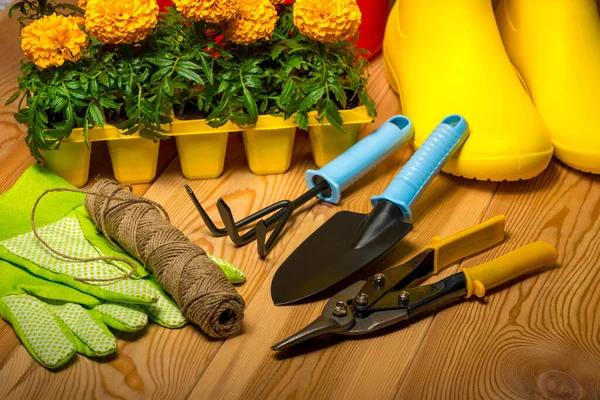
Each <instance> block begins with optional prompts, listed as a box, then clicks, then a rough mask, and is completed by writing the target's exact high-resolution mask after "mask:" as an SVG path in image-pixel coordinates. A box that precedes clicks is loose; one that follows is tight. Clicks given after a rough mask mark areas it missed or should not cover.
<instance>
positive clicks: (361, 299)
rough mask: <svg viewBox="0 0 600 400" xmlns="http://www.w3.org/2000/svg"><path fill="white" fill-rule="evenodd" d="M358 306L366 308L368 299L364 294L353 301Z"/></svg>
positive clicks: (360, 294)
mask: <svg viewBox="0 0 600 400" xmlns="http://www.w3.org/2000/svg"><path fill="white" fill-rule="evenodd" d="M354 300H355V301H356V304H358V305H359V306H366V305H367V303H369V298H368V297H367V294H366V293H359V294H358V295H357V296H356V298H355V299H354Z"/></svg>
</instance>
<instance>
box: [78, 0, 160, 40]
mask: <svg viewBox="0 0 600 400" xmlns="http://www.w3.org/2000/svg"><path fill="white" fill-rule="evenodd" d="M157 17H158V4H157V3H156V0H127V1H120V0H87V8H86V10H85V28H86V29H87V31H88V32H89V33H90V34H91V35H92V36H94V37H95V38H96V39H98V40H100V41H102V42H104V43H110V44H121V43H137V42H139V41H141V40H144V39H145V38H146V37H147V36H148V34H150V32H151V31H152V29H154V27H155V26H156V21H157Z"/></svg>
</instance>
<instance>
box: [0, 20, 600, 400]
mask: <svg viewBox="0 0 600 400" xmlns="http://www.w3.org/2000/svg"><path fill="white" fill-rule="evenodd" d="M17 31H18V27H17V25H16V23H15V22H14V21H9V20H8V19H7V18H6V16H5V15H4V14H2V15H1V16H0V54H2V57H3V60H5V61H3V62H2V63H0V103H1V104H4V101H5V99H6V98H8V96H9V95H10V94H11V93H12V91H13V90H14V88H15V79H16V76H17V74H18V66H19V59H20V57H21V55H20V50H19V48H18V41H17V39H16V37H17V36H16V35H17ZM371 73H372V77H371V80H370V87H369V90H370V92H371V94H372V95H373V97H374V98H375V100H376V101H377V104H378V117H377V120H376V121H375V123H374V124H372V125H369V126H367V127H366V128H365V130H364V133H366V132H369V131H371V130H372V129H373V128H374V127H375V126H378V125H379V124H381V122H383V121H384V120H386V119H387V118H389V117H391V116H392V115H395V114H396V113H398V112H399V110H400V104H399V102H398V98H397V96H396V94H394V93H393V92H392V91H391V90H390V89H389V87H388V85H387V82H386V80H385V76H384V73H383V65H382V62H381V59H376V60H375V61H374V63H373V66H372V70H371ZM14 111H15V108H14V107H13V106H10V107H3V106H2V107H0V127H1V128H2V129H0V192H3V191H5V190H6V189H7V188H8V187H10V186H11V185H12V183H14V181H15V180H16V179H17V178H18V176H19V175H20V174H21V173H22V171H23V170H24V169H25V168H26V167H27V166H29V165H31V163H33V162H34V161H33V159H32V158H31V157H30V156H29V152H28V150H27V148H26V146H25V145H24V142H23V140H22V139H23V137H24V134H25V132H24V129H23V127H21V126H19V125H17V124H16V123H15V122H14V120H13V118H12V113H13V112H14ZM411 154H412V151H411V150H410V149H409V148H408V147H404V148H402V149H401V150H400V151H399V152H398V153H397V154H395V155H394V156H393V157H392V158H390V159H389V160H387V161H386V162H384V163H383V164H382V165H380V166H379V167H377V168H376V169H375V170H374V171H372V172H371V173H369V174H368V176H366V177H365V178H364V179H363V180H361V181H360V183H359V184H357V185H355V186H354V187H353V188H351V189H349V190H348V191H347V192H346V193H345V197H344V198H343V201H342V202H341V204H340V205H338V206H333V205H331V204H326V203H321V202H317V201H313V202H310V203H309V204H308V205H306V206H305V207H303V208H302V209H300V210H299V211H298V212H297V213H296V214H295V217H294V218H293V219H292V220H291V221H290V223H289V226H288V227H287V229H286V232H285V234H284V235H283V237H282V239H281V240H280V242H279V243H278V244H277V246H276V247H275V249H274V250H273V252H272V253H271V254H270V255H269V256H268V257H267V258H266V259H265V260H260V259H259V258H258V256H257V253H256V248H255V244H254V243H252V244H249V245H248V246H245V247H241V248H237V247H235V246H234V245H233V244H232V243H231V242H230V241H229V240H228V239H227V238H214V237H212V236H210V234H209V232H208V230H207V229H206V227H205V226H204V224H203V222H202V220H201V219H200V218H199V216H198V214H197V212H196V211H195V209H194V207H193V205H192V204H191V202H190V201H189V199H188V198H187V196H186V193H185V191H184V189H183V184H184V183H188V184H190V185H191V186H192V188H193V189H194V191H195V192H196V193H197V195H198V196H199V199H200V201H201V202H202V203H203V204H205V205H206V206H207V207H208V212H209V214H210V215H211V216H212V217H214V219H215V220H217V221H219V222H220V220H219V218H218V213H217V211H216V208H215V207H214V205H215V203H216V201H217V199H218V198H219V197H223V198H224V199H225V201H227V203H228V204H229V205H230V206H231V209H232V211H233V213H234V216H236V217H238V218H240V217H242V216H245V215H247V214H248V213H251V212H253V211H256V210H258V209H260V208H262V207H264V206H266V205H269V204H271V203H273V202H275V201H278V200H281V199H291V198H294V197H295V196H297V195H299V194H300V193H302V192H303V191H304V190H305V186H304V180H303V176H304V172H305V170H306V169H307V168H314V167H315V166H314V163H313V161H312V158H311V154H310V145H309V142H308V138H307V136H306V134H304V133H299V134H298V135H297V137H296V143H295V147H294V154H293V160H292V167H291V169H290V170H289V171H288V172H287V173H285V174H281V175H267V176H257V175H253V174H251V173H250V171H249V169H248V166H247V162H246V160H245V155H244V152H243V143H242V138H241V136H240V135H239V134H232V135H231V136H230V140H229V144H228V151H227V159H226V167H225V171H224V173H223V175H222V176H221V177H219V178H218V179H211V180H198V181H188V180H186V179H185V178H184V177H183V176H182V175H181V172H180V169H179V162H178V160H177V159H176V158H174V157H175V149H174V146H173V144H172V143H168V142H167V143H164V145H163V147H162V148H161V162H160V164H161V165H160V166H159V171H160V176H159V177H158V178H157V179H156V180H155V182H153V183H152V184H148V185H139V186H137V187H136V192H137V193H138V194H145V196H146V197H148V198H150V199H153V200H155V201H158V202H160V203H161V204H163V205H164V206H165V207H166V209H167V211H168V212H169V214H170V216H171V219H172V222H173V223H174V224H175V225H176V226H178V227H179V228H180V229H181V230H182V231H184V232H185V233H186V234H187V235H188V236H189V237H190V238H191V239H192V240H193V241H194V242H195V243H197V244H198V245H200V246H202V247H203V248H204V249H205V250H207V251H208V252H211V253H213V254H216V255H218V256H221V257H223V258H225V259H227V260H229V261H231V262H234V263H235V264H236V265H238V266H239V267H240V268H242V269H243V270H244V271H245V272H246V275H247V282H246V283H245V284H243V285H241V286H239V287H238V289H239V291H240V293H241V294H242V295H243V297H244V299H245V300H246V302H247V306H248V307H247V311H246V316H245V320H244V330H243V333H242V334H240V335H239V336H237V337H235V338H232V339H229V340H227V341H224V342H223V341H215V340H210V339H208V338H207V337H205V336H203V335H202V334H201V333H200V331H198V330H197V329H195V328H194V327H193V326H187V327H185V328H182V329H178V330H168V329H164V328H161V327H158V326H156V325H151V326H148V327H147V328H146V329H145V330H143V331H142V332H138V333H135V334H120V333H119V334H118V335H119V351H118V353H117V354H116V355H113V356H109V357H103V358H100V359H91V358H86V357H84V356H77V357H75V359H74V361H73V362H71V363H70V364H69V365H68V367H66V368H63V369H61V370H59V371H56V372H51V371H48V370H46V369H44V368H42V367H40V366H39V365H38V364H37V363H36V362H35V361H34V360H33V359H32V358H31V357H30V356H29V354H28V353H27V351H26V350H25V349H24V347H23V346H21V345H20V342H19V340H18V339H17V337H16V336H15V335H14V333H13V331H12V328H11V327H10V325H8V324H6V323H5V322H3V321H2V322H0V399H24V398H27V399H36V400H38V399H46V398H48V399H70V398H120V399H134V398H154V399H183V398H194V399H196V398H203V399H204V398H205V399H280V398H285V399H354V398H356V399H384V398H399V399H420V398H429V399H467V398H475V399H490V398H493V399H496V398H498V399H504V398H514V399H534V398H535V399H600V317H599V315H600V262H599V261H598V259H599V258H600V218H599V216H600V177H599V176H594V175H589V174H583V173H580V172H578V171H575V170H572V169H569V168H567V167H565V166H564V165H562V164H561V163H559V162H557V161H553V162H552V163H551V165H550V167H549V168H548V169H547V170H546V171H545V172H544V173H542V174H541V175H540V176H539V177H537V178H536V179H533V180H530V181H526V182H515V183H494V182H478V181H473V180H466V179H462V178H457V177H453V176H450V175H445V174H442V175H440V176H439V177H437V178H436V179H435V180H434V182H433V183H432V184H431V186H430V187H429V189H428V190H427V191H426V192H425V193H424V195H423V197H421V199H420V200H419V202H418V204H417V205H416V207H415V208H414V215H415V216H416V219H415V221H414V224H415V229H414V230H413V231H412V232H411V233H410V234H409V235H407V237H406V238H405V240H403V242H402V243H401V245H400V246H398V248H397V249H396V250H395V251H394V252H393V253H392V254H390V255H389V256H388V257H386V259H385V260H383V261H382V263H381V269H385V268H387V267H391V266H393V265H395V264H397V263H398V262H400V261H402V260H404V259H407V258H408V257H409V256H411V255H413V254H415V253H416V252H417V251H418V250H419V248H420V247H422V246H423V245H425V244H426V243H427V242H428V241H429V240H431V238H432V237H433V236H436V235H440V236H445V235H449V234H452V233H455V232H457V231H459V230H461V229H464V228H467V227H470V226H472V225H474V224H477V223H479V222H481V221H483V220H485V219H488V218H490V217H492V216H495V215H498V214H504V215H506V217H507V240H506V241H505V243H504V244H502V245H500V246H497V247H495V248H494V249H492V250H490V251H488V252H485V253H482V254H480V255H478V256H476V257H473V258H470V259H467V260H465V261H464V262H463V263H462V265H461V266H467V267H468V266H474V265H477V264H479V263H482V262H485V261H487V260H490V259H493V258H495V257H498V256H499V255H501V254H504V253H506V252H508V251H510V250H512V249H515V248H517V247H520V246H522V245H524V244H527V243H529V242H532V241H535V240H538V239H541V240H546V241H548V242H550V243H552V244H554V245H555V246H557V248H558V250H559V262H558V265H557V266H556V267H555V268H551V269H548V270H547V271H545V272H543V273H541V274H539V275H535V276H533V277H530V278H527V279H524V280H522V281H519V282H516V283H514V284H513V285H511V286H505V287H503V288H500V289H498V290H495V291H493V292H492V293H490V294H489V295H488V296H486V298H485V299H483V300H473V301H465V302H462V303H460V304H457V305H454V306H452V307H447V308H444V309H441V310H439V311H438V312H437V313H435V314H433V315H429V316H425V317H423V318H421V319H419V320H417V321H415V322H413V323H411V324H403V325H400V326H397V327H394V329H388V330H385V331H384V332H383V334H378V335H373V336H370V337H365V338H360V339H351V340H342V339H339V338H331V337H325V338H321V339H320V340H315V341H314V342H311V343H307V344H306V345H303V346H300V347H299V348H298V349H296V350H293V351H292V352H287V353H282V354H275V353H273V352H272V351H271V350H270V347H271V346H272V345H273V344H274V343H276V342H277V341H279V340H281V339H283V338H285V337H287V336H288V335H290V334H292V333H294V332H295V331H297V330H299V329H300V328H302V327H303V326H304V325H306V324H308V323H309V322H310V321H312V319H314V318H315V317H316V316H318V315H319V313H320V311H321V308H322V305H323V301H320V302H313V303H308V304H304V305H300V306H287V307H275V306H274V305H273V303H272V301H271V296H270V285H271V280H272V277H273V274H274V272H275V271H276V269H277V267H278V266H279V265H280V264H281V263H282V261H283V260H284V259H285V258H286V257H287V256H288V255H289V254H290V253H291V252H292V251H293V249H294V248H295V247H296V246H298V245H299V244H300V243H301V242H302V241H303V240H304V239H305V238H306V237H307V236H308V235H310V233H311V232H313V231H314V230H315V229H317V228H318V227H319V226H321V225H322V224H323V223H324V222H325V221H326V220H327V219H328V218H329V217H331V216H332V215H333V214H334V213H335V212H337V211H339V210H353V211H358V212H368V211H369V210H370V205H369V201H368V199H369V197H370V196H371V195H373V194H374V193H378V192H381V191H382V190H383V189H384V188H385V187H386V185H387V184H388V183H389V182H390V181H391V179H392V178H393V176H394V175H395V173H396V171H397V170H398V169H399V168H400V167H401V166H402V165H403V164H404V163H405V162H406V160H407V158H408V157H409V156H410V155H411ZM91 175H92V176H97V175H100V176H110V175H111V171H110V163H109V162H108V156H107V153H106V149H105V147H104V146H102V145H101V144H100V145H98V146H97V148H94V155H93V162H92V174H91ZM458 268H459V265H458V264H457V265H454V266H452V267H450V268H448V269H446V270H445V271H444V272H442V273H441V274H440V275H439V276H438V277H435V278H432V279H430V280H428V281H430V282H432V281H435V280H437V279H439V278H440V277H443V276H447V275H448V274H451V273H453V272H456V271H457V269H458Z"/></svg>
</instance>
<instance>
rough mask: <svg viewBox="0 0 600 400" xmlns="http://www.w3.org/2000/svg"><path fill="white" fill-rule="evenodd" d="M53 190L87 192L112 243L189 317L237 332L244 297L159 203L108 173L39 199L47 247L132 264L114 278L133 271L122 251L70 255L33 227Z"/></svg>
mask: <svg viewBox="0 0 600 400" xmlns="http://www.w3.org/2000/svg"><path fill="white" fill-rule="evenodd" d="M51 192H76V193H85V194H86V198H85V208H86V210H87V212H88V214H89V215H90V216H91V217H92V219H93V220H94V223H95V224H96V227H97V228H98V229H99V230H100V231H101V232H102V233H103V234H104V235H105V236H106V238H107V239H108V240H109V241H110V242H111V243H113V244H115V242H116V243H118V245H119V246H120V247H122V248H123V249H124V250H126V251H127V252H128V253H130V254H131V255H133V256H134V257H136V258H137V259H138V260H140V261H141V262H142V263H143V264H144V266H146V267H147V268H148V269H149V270H150V271H152V272H153V273H154V275H155V276H156V278H157V279H158V281H159V282H160V284H161V285H162V286H163V287H164V288H165V290H166V291H167V292H168V293H169V294H171V296H173V299H174V300H175V302H176V303H177V304H178V305H179V307H180V308H181V310H182V311H183V313H184V314H185V316H186V317H187V319H188V320H190V321H191V322H193V323H194V324H196V325H198V327H200V329H202V331H204V333H206V334H207V335H209V336H211V337H214V338H220V339H221V338H228V337H230V336H233V335H235V334H236V333H238V332H239V330H240V328H241V321H242V318H243V317H244V308H245V304H244V299H243V298H242V297H241V296H240V295H239V294H238V293H237V291H236V290H235V288H234V287H233V285H232V284H231V282H229V280H228V279H227V276H226V275H225V273H224V272H223V271H222V270H221V269H220V268H219V267H218V266H217V265H216V264H215V263H214V262H213V261H212V260H211V259H209V258H208V257H207V255H206V252H205V251H204V250H202V248H200V247H199V246H197V245H195V244H194V243H192V242H191V241H190V240H189V239H188V238H187V237H186V236H185V235H184V234H183V233H182V232H181V231H180V230H179V229H177V228H175V227H174V226H173V225H171V223H170V222H169V221H168V215H167V214H166V211H165V210H164V208H162V206H160V204H158V203H155V202H153V201H151V200H147V199H143V198H140V197H138V196H136V195H135V194H133V193H131V192H130V191H128V190H127V186H124V185H120V184H118V183H117V182H114V181H110V180H106V179H104V180H99V181H98V182H97V183H96V184H94V186H93V187H92V189H91V190H90V191H89V192H84V191H82V190H78V189H66V188H64V189H51V190H48V191H46V192H45V193H44V194H42V195H41V196H40V197H39V198H38V200H37V201H36V202H35V205H34V207H33V210H32V215H31V226H32V229H33V232H34V234H35V236H36V237H37V238H38V239H39V240H40V242H41V243H42V244H43V245H44V246H45V247H47V248H48V249H49V250H51V251H53V252H54V253H56V254H58V255H60V256H62V257H64V258H67V259H71V260H78V261H84V262H85V261H92V260H106V261H109V260H119V261H124V262H127V263H129V264H130V265H132V271H131V272H130V273H128V274H125V275H123V276H122V277H119V278H116V279H126V278H128V277H130V276H131V275H132V274H133V272H134V270H135V265H133V263H131V262H130V261H129V260H127V259H125V258H121V257H95V258H90V259H79V258H76V257H72V256H69V255H68V254H63V253H61V252H59V251H57V250H54V249H52V248H51V247H50V246H49V245H48V244H47V243H46V242H45V241H44V240H43V239H42V238H41V237H40V236H39V234H38V232H37V229H36V227H35V210H36V208H37V206H38V204H39V202H40V201H41V199H42V197H44V196H45V195H46V194H49V193H51ZM161 212H162V213H161ZM163 214H164V217H163ZM165 218H166V219H165ZM76 279H78V280H83V279H79V278H76ZM86 280H90V279H86ZM96 280H103V281H105V280H107V279H96ZM111 280H113V279H111Z"/></svg>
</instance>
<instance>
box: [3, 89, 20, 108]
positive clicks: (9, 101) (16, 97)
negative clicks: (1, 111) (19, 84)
mask: <svg viewBox="0 0 600 400" xmlns="http://www.w3.org/2000/svg"><path fill="white" fill-rule="evenodd" d="M20 94H21V91H20V90H17V91H16V92H14V93H13V94H12V95H11V96H10V97H9V98H8V100H6V103H4V105H5V106H7V105H9V104H11V103H13V102H14V101H15V100H17V99H18V98H19V95H20Z"/></svg>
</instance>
